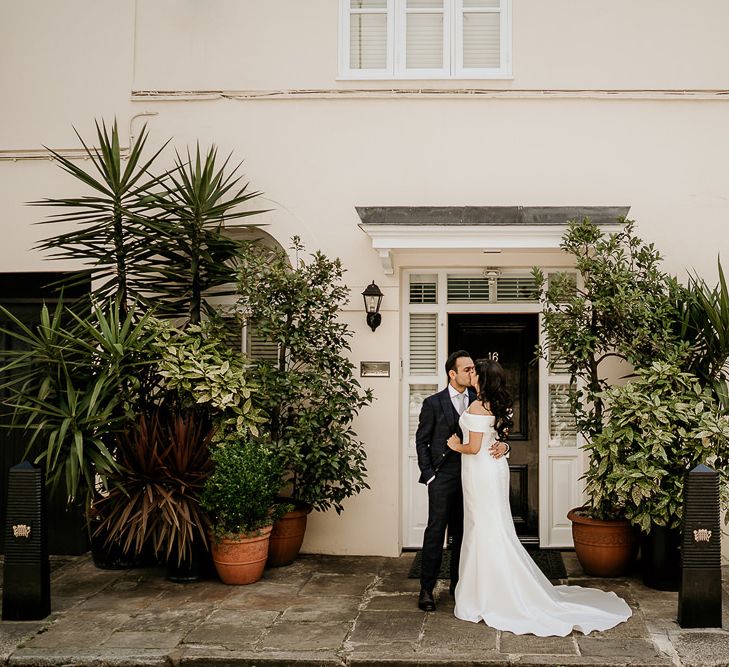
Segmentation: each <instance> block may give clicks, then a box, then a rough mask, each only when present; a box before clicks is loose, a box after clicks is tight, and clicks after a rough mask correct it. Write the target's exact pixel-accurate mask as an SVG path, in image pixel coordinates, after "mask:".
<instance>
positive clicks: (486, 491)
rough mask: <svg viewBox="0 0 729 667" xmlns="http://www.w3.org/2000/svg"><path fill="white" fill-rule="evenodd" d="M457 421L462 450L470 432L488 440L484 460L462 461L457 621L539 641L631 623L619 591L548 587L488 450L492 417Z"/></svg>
mask: <svg viewBox="0 0 729 667" xmlns="http://www.w3.org/2000/svg"><path fill="white" fill-rule="evenodd" d="M459 423H460V426H461V429H462V430H463V436H464V444H467V443H468V438H469V432H471V431H479V432H482V433H483V434H484V437H483V442H482V444H481V449H480V451H479V453H478V454H475V455H472V454H464V455H463V456H462V457H461V479H462V482H463V513H464V517H463V544H462V546H461V562H460V568H459V579H458V585H457V586H456V591H455V597H456V606H455V612H454V613H455V615H456V617H457V618H460V619H463V620H464V621H471V622H473V623H478V622H479V621H481V620H483V621H484V622H485V623H486V624H487V625H490V626H491V627H493V628H496V629H498V630H507V631H509V632H513V633H515V634H518V635H521V634H527V633H531V634H534V635H538V636H540V637H547V636H562V637H563V636H565V635H568V634H569V633H570V632H572V630H580V631H581V632H584V633H585V634H587V633H589V632H592V631H593V630H607V629H608V628H612V627H613V626H615V625H617V624H618V623H622V622H623V621H626V620H627V619H628V618H630V616H631V614H632V612H631V610H630V607H629V606H628V605H627V603H626V602H625V601H624V600H623V599H622V598H619V597H618V596H617V595H616V594H615V593H613V592H606V591H601V590H597V589H594V588H584V587H582V586H554V585H552V584H551V583H550V581H549V579H547V577H546V576H545V575H544V574H543V573H542V571H541V570H540V569H539V568H538V567H537V565H536V564H535V563H534V561H533V560H532V559H531V557H530V556H529V554H528V553H527V551H526V549H524V547H523V546H522V545H521V542H519V538H518V537H517V535H516V530H515V529H514V522H513V521H512V518H511V508H510V506H509V466H508V463H507V459H506V458H505V457H501V458H499V459H495V458H494V457H492V456H491V455H490V454H489V452H488V448H489V446H490V445H491V444H493V443H494V441H495V440H496V431H495V429H494V417H493V416H487V415H472V414H470V413H468V412H464V413H463V414H462V415H461V418H460V422H459Z"/></svg>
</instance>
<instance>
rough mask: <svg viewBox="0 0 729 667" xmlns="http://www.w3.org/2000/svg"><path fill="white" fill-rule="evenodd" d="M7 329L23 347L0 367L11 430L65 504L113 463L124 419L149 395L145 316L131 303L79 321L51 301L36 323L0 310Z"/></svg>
mask: <svg viewBox="0 0 729 667" xmlns="http://www.w3.org/2000/svg"><path fill="white" fill-rule="evenodd" d="M0 309H2V313H3V315H4V317H5V318H7V319H8V320H9V321H10V322H11V323H12V325H13V326H12V327H11V328H9V329H3V330H2V331H3V333H5V334H7V335H9V336H13V337H14V338H17V339H18V340H19V342H21V343H22V344H23V346H24V347H25V349H22V350H19V351H17V352H15V353H10V355H8V357H7V359H8V360H7V362H6V363H5V364H4V365H3V366H2V367H0V388H2V389H3V390H4V391H5V392H6V394H7V395H9V398H8V399H7V401H6V404H7V406H8V407H10V408H12V410H13V421H12V426H13V427H14V428H21V429H24V430H26V431H28V432H29V433H30V434H31V437H30V439H29V442H28V451H30V449H31V448H32V447H33V445H34V444H35V443H36V442H38V443H40V445H41V450H40V453H39V454H38V455H37V457H36V459H35V462H36V463H44V464H45V467H46V470H47V473H48V481H49V484H50V485H51V486H53V487H55V486H57V485H58V484H60V483H63V484H65V489H66V492H67V494H68V497H69V500H73V499H74V498H76V497H83V496H84V495H86V494H88V492H90V490H91V489H92V488H93V486H94V482H95V475H96V474H97V473H98V474H99V475H101V476H102V477H105V476H108V475H110V474H112V473H114V472H116V471H117V469H118V465H117V462H116V459H115V457H114V455H113V453H112V452H111V451H110V445H111V443H112V442H113V437H114V433H116V432H121V431H123V430H124V428H125V426H126V425H127V424H128V423H129V421H130V419H132V416H133V412H134V406H136V405H138V404H139V402H140V395H143V394H145V392H147V391H151V389H150V388H149V385H150V380H149V379H148V377H149V373H151V372H152V371H151V366H150V359H149V357H150V354H151V349H152V348H151V343H152V342H153V340H154V338H155V333H154V331H150V330H149V328H148V327H147V318H148V316H147V315H141V314H139V313H138V312H137V310H136V308H135V307H134V305H133V304H132V306H131V309H130V310H129V311H128V312H127V313H123V312H122V307H121V304H120V303H119V302H114V303H110V304H107V306H106V307H105V308H102V307H100V306H99V307H96V308H94V309H93V311H92V313H91V315H90V316H89V317H88V318H82V317H80V316H79V315H77V314H76V313H74V312H72V311H70V310H69V309H68V308H66V307H65V306H64V305H63V303H62V302H59V303H58V305H57V306H56V308H55V310H54V311H53V313H52V314H51V313H50V311H49V310H48V308H47V307H46V306H43V307H42V309H41V317H40V324H39V325H38V326H37V327H28V326H27V325H25V324H24V323H23V322H22V321H20V320H19V319H18V318H17V317H15V316H14V315H13V314H12V313H10V312H9V311H7V310H6V309H4V308H2V307H0Z"/></svg>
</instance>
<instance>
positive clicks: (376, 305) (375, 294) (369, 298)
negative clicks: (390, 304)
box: [362, 280, 384, 331]
mask: <svg viewBox="0 0 729 667" xmlns="http://www.w3.org/2000/svg"><path fill="white" fill-rule="evenodd" d="M383 296H384V295H383V294H382V291H381V290H380V288H379V287H378V286H377V285H375V281H374V280H373V281H372V282H371V283H370V284H369V285H367V288H366V289H365V291H364V292H362V298H363V299H364V304H365V310H366V311H367V324H368V325H369V327H370V329H372V331H374V330H375V329H377V327H379V326H380V322H382V315H380V304H381V303H382V297H383Z"/></svg>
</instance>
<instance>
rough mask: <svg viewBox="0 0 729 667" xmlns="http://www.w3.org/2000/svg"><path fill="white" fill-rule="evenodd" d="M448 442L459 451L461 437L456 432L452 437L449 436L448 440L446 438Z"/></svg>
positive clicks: (450, 446) (454, 449)
mask: <svg viewBox="0 0 729 667" xmlns="http://www.w3.org/2000/svg"><path fill="white" fill-rule="evenodd" d="M446 444H447V445H448V447H449V448H450V449H452V450H453V451H454V452H455V451H458V450H457V449H456V447H458V446H459V445H460V444H461V439H460V438H459V437H458V436H457V435H456V434H455V433H454V434H453V435H452V436H451V437H450V438H448V440H446Z"/></svg>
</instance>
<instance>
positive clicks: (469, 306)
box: [400, 267, 585, 548]
mask: <svg viewBox="0 0 729 667" xmlns="http://www.w3.org/2000/svg"><path fill="white" fill-rule="evenodd" d="M499 270H500V271H501V274H502V275H509V274H519V275H525V274H528V273H529V270H528V269H525V268H513V269H512V268H507V267H500V269H499ZM565 270H567V271H569V270H570V269H568V268H562V269H554V271H565ZM544 271H545V274H547V273H548V272H549V269H544ZM478 273H479V270H478V269H473V268H472V269H459V268H440V267H439V268H424V267H423V268H413V269H406V270H405V269H404V270H402V271H401V290H402V292H401V303H402V304H403V306H402V308H401V313H400V314H401V330H402V338H401V359H402V361H401V365H402V374H401V392H400V399H401V410H402V412H401V414H402V415H403V419H401V425H402V426H401V434H400V438H401V440H400V442H401V447H400V451H401V456H402V459H401V464H402V471H403V478H402V496H401V502H402V508H403V511H402V513H401V516H402V528H401V531H402V535H401V537H402V545H403V547H404V548H417V547H420V546H421V544H422V531H423V530H424V528H425V525H424V522H425V519H426V517H427V493H426V492H425V487H424V486H423V485H421V484H419V483H418V477H419V469H418V467H417V458H416V452H415V446H414V441H411V437H413V436H414V433H413V432H412V426H411V424H412V423H413V419H415V418H416V415H415V413H414V412H413V414H412V415H411V409H412V410H416V409H417V403H415V404H414V406H413V407H412V408H411V405H410V394H411V392H410V386H411V385H431V387H430V388H431V389H433V390H434V391H439V390H440V389H443V387H445V385H446V377H445V369H444V368H443V365H444V363H445V358H446V351H447V340H448V339H447V323H448V315H450V314H457V313H478V314H514V315H516V314H529V313H537V314H540V317H539V336H540V342H542V341H543V337H544V332H543V327H542V318H541V310H542V309H541V305H540V304H539V303H537V302H523V301H522V302H513V303H494V302H475V301H474V302H468V303H448V300H447V277H448V276H449V275H456V274H464V275H477V274H478ZM413 274H421V275H422V274H427V275H437V276H438V285H437V290H436V294H437V298H436V303H435V304H411V303H410V298H409V287H410V276H411V275H413ZM411 313H436V314H437V363H436V371H437V372H436V373H435V374H433V375H413V374H411V372H410V364H409V362H410V356H409V340H410V314H411ZM538 382H539V404H538V407H539V420H538V421H539V428H538V437H539V479H538V484H539V508H538V511H539V541H540V546H542V547H571V546H572V534H571V528H570V524H569V521H567V518H566V514H567V511H568V510H569V509H570V508H571V507H575V506H577V505H579V504H580V502H581V500H582V490H581V485H580V484H579V481H578V479H579V477H580V476H581V475H582V472H583V471H584V469H585V468H584V465H585V457H584V452H583V451H582V450H581V449H580V448H579V442H577V443H575V445H574V446H564V445H563V444H562V443H560V442H559V441H557V440H555V439H554V438H552V437H551V436H550V388H551V387H553V386H560V385H565V384H567V383H568V382H569V377H567V376H564V375H554V374H549V373H548V369H547V362H546V360H545V359H540V360H539V366H538ZM411 416H412V417H413V419H411ZM416 423H417V422H415V424H416Z"/></svg>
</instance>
